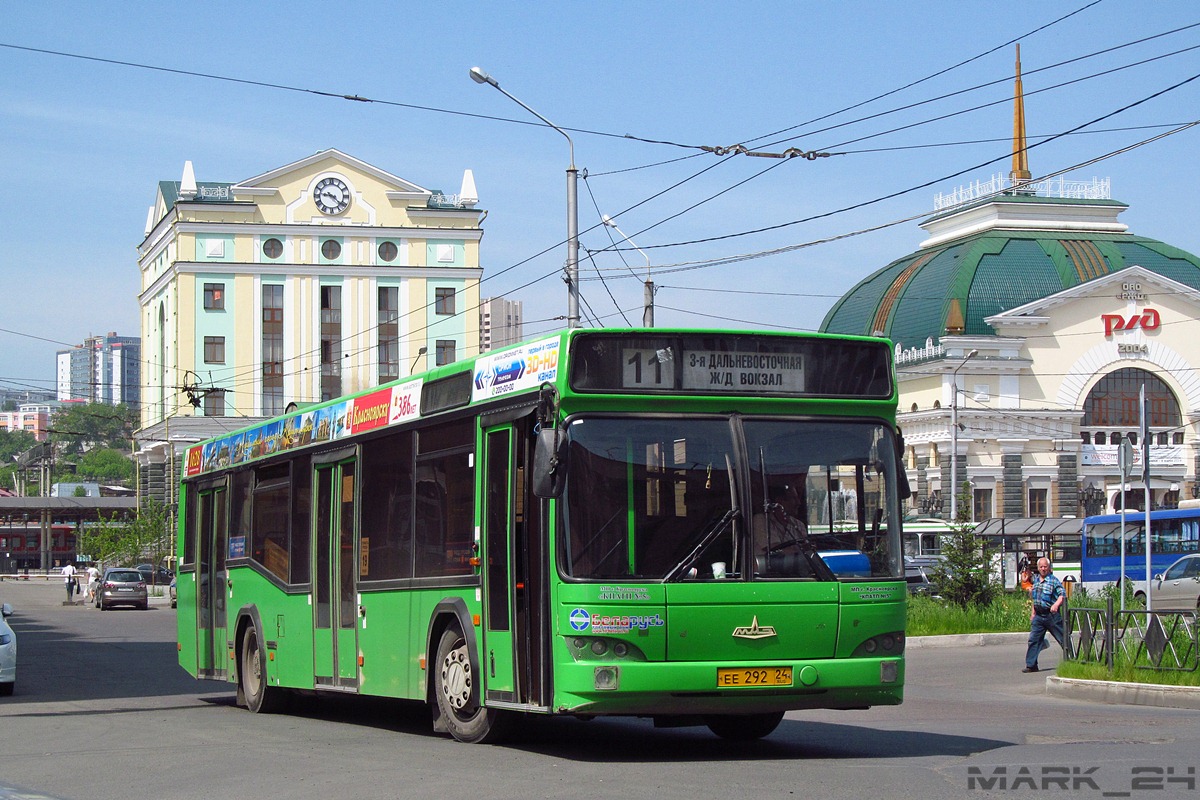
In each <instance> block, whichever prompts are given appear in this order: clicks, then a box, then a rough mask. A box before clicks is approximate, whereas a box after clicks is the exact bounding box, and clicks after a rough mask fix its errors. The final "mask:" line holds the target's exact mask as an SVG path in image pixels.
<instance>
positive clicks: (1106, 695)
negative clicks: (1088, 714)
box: [1046, 675, 1200, 709]
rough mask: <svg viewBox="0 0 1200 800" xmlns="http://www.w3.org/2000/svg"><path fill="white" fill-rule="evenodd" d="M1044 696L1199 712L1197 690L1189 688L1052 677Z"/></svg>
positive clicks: (1198, 691)
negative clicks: (1197, 710) (1185, 709)
mask: <svg viewBox="0 0 1200 800" xmlns="http://www.w3.org/2000/svg"><path fill="white" fill-rule="evenodd" d="M1046 694H1048V695H1050V696H1052V697H1062V698H1066V699H1068V700H1084V701H1086V702H1089V703H1107V704H1109V705H1126V706H1156V707H1159V708H1187V709H1200V689H1196V688H1193V687H1191V686H1166V685H1163V684H1160V683H1121V682H1120V681H1092V680H1083V679H1081V678H1059V677H1058V676H1054V675H1052V676H1049V677H1047V678H1046Z"/></svg>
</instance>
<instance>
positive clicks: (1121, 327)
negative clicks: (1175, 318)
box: [1100, 308, 1162, 336]
mask: <svg viewBox="0 0 1200 800" xmlns="http://www.w3.org/2000/svg"><path fill="white" fill-rule="evenodd" d="M1100 321H1101V322H1103V323H1104V335H1105V336H1112V335H1113V332H1114V331H1131V330H1134V329H1135V328H1141V329H1142V330H1144V331H1153V330H1157V329H1158V326H1160V325H1162V319H1161V318H1160V317H1159V316H1158V311H1157V310H1155V309H1153V308H1147V309H1146V310H1145V311H1143V312H1142V313H1141V314H1134V315H1132V316H1130V317H1128V318H1126V317H1124V316H1122V315H1121V314H1101V315H1100Z"/></svg>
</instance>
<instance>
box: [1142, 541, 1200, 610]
mask: <svg viewBox="0 0 1200 800" xmlns="http://www.w3.org/2000/svg"><path fill="white" fill-rule="evenodd" d="M1150 607H1151V608H1153V609H1154V610H1155V611H1197V610H1200V554H1192V555H1190V556H1184V557H1183V558H1181V559H1179V560H1178V561H1176V562H1175V563H1174V564H1172V565H1171V566H1169V567H1167V568H1166V569H1165V570H1163V573H1162V574H1161V575H1155V576H1154V577H1153V578H1152V579H1151V580H1150Z"/></svg>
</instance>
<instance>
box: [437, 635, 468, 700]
mask: <svg viewBox="0 0 1200 800" xmlns="http://www.w3.org/2000/svg"><path fill="white" fill-rule="evenodd" d="M472 683H473V681H472V678H471V661H470V659H468V658H467V648H466V645H460V646H458V647H456V648H454V649H453V650H451V651H450V652H449V653H447V654H446V660H445V661H444V662H442V694H443V695H444V696H445V698H446V700H447V702H449V703H450V707H451V708H453V709H454V710H455V711H461V710H462V709H464V708H466V707H467V705H468V704H469V703H470V702H471V686H472Z"/></svg>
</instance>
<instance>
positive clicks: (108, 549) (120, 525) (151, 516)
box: [80, 500, 171, 566]
mask: <svg viewBox="0 0 1200 800" xmlns="http://www.w3.org/2000/svg"><path fill="white" fill-rule="evenodd" d="M170 548H171V539H170V531H169V528H168V518H167V509H166V506H164V505H163V504H162V503H157V502H155V501H153V500H150V501H147V502H146V504H145V505H144V506H143V507H142V508H140V509H138V513H137V516H135V517H133V518H132V519H121V518H118V517H117V516H116V515H115V514H114V515H113V516H111V517H108V518H105V517H101V518H100V521H99V522H97V523H96V524H94V525H89V526H88V527H87V528H85V529H84V533H83V542H82V543H81V544H80V551H81V552H84V553H87V554H88V555H90V556H91V557H92V558H93V560H95V561H101V562H104V563H106V564H125V565H129V566H133V565H134V564H139V563H144V562H147V561H148V562H150V563H151V564H158V563H160V562H161V561H162V558H163V556H165V555H167V554H168V552H169V551H170Z"/></svg>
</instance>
